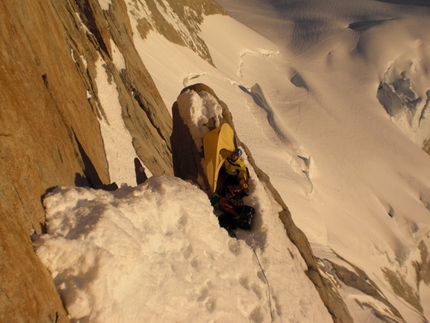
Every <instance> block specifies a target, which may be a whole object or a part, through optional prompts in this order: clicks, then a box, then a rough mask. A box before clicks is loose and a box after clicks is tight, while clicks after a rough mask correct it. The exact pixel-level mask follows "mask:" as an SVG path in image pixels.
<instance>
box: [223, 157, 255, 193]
mask: <svg viewBox="0 0 430 323" xmlns="http://www.w3.org/2000/svg"><path fill="white" fill-rule="evenodd" d="M241 156H242V150H241V149H240V148H237V149H236V150H235V151H233V152H232V154H231V155H230V156H229V157H227V158H226V160H225V162H224V167H225V170H226V173H227V175H228V178H227V180H226V182H225V187H227V186H228V185H232V186H240V188H241V189H242V190H244V191H245V192H246V191H247V190H248V186H249V184H250V183H251V179H250V178H249V171H248V168H247V167H246V166H245V164H244V162H243V160H242V158H241Z"/></svg>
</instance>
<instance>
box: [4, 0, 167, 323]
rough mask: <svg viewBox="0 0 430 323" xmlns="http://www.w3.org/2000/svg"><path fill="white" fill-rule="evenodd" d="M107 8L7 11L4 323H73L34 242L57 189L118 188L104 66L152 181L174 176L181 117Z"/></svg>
mask: <svg viewBox="0 0 430 323" xmlns="http://www.w3.org/2000/svg"><path fill="white" fill-rule="evenodd" d="M108 2H109V3H108ZM106 3H108V6H107V7H106V6H105V3H103V2H99V1H90V0H77V1H68V0H60V1H52V2H51V1H28V0H18V1H14V2H13V3H11V2H6V1H1V2H0V28H1V30H2V37H0V68H1V76H0V88H1V99H0V100H1V105H0V142H1V146H0V147H1V148H0V160H1V165H0V166H1V167H0V192H1V193H0V199H1V200H0V203H1V220H0V221H1V223H0V258H1V260H0V268H1V275H0V300H1V301H0V321H2V322H65V321H68V319H67V314H66V313H65V311H64V309H63V307H62V304H61V300H60V297H59V295H58V293H57V292H56V290H55V287H54V284H53V283H52V279H51V277H50V275H49V273H48V272H47V270H46V269H45V268H44V267H43V266H42V265H41V263H40V261H39V259H38V258H37V257H36V255H35V253H34V251H33V248H32V244H31V241H30V233H31V232H32V231H35V232H41V231H42V230H43V223H44V210H43V207H42V203H41V197H42V196H43V194H45V193H46V191H47V190H49V189H50V188H51V187H54V186H59V185H86V186H92V187H101V186H102V185H103V184H108V183H110V178H109V171H108V162H107V159H106V156H105V151H104V143H103V138H102V136H101V133H100V124H99V120H101V119H102V118H103V116H104V107H103V104H102V102H100V100H99V93H98V90H99V89H98V88H97V83H96V78H97V71H96V68H95V64H96V62H98V61H100V60H102V64H103V66H104V68H105V70H106V73H107V75H109V76H110V81H111V82H114V83H115V85H116V87H117V91H118V100H119V101H120V103H121V106H122V114H123V117H124V120H125V124H126V126H127V128H128V130H129V131H130V134H131V136H132V138H133V144H134V146H135V148H136V152H137V156H138V157H139V158H140V159H141V160H142V162H143V163H144V164H145V165H146V166H147V167H148V168H149V170H150V171H151V172H152V173H154V174H157V173H163V172H164V173H166V174H173V169H172V162H171V153H170V147H169V140H168V138H169V136H170V132H171V127H172V126H171V117H170V115H169V112H168V110H167V109H166V107H165V105H164V103H163V101H162V100H161V97H160V95H159V94H158V91H157V89H156V87H155V85H154V84H153V82H152V79H151V77H150V75H149V74H148V72H147V71H146V69H145V67H144V65H143V63H142V61H141V59H140V57H139V55H138V53H137V52H136V49H135V47H134V44H133V38H132V31H131V27H130V25H129V19H128V14H127V7H126V5H125V2H124V1H121V0H120V1H112V3H110V1H107V2H106ZM101 6H103V8H102V7H101ZM118 51H119V52H120V55H121V56H122V57H123V59H124V62H125V68H120V67H119V66H116V65H115V55H118V53H117V52H118ZM124 162H130V163H132V162H133V161H124Z"/></svg>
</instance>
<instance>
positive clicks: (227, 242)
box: [36, 0, 430, 322]
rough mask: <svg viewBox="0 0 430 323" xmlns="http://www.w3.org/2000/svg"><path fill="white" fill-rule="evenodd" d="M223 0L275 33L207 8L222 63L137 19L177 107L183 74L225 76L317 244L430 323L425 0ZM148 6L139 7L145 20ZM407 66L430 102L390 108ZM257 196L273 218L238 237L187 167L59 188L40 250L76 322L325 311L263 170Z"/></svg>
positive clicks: (141, 46) (151, 63)
mask: <svg viewBox="0 0 430 323" xmlns="http://www.w3.org/2000/svg"><path fill="white" fill-rule="evenodd" d="M218 2H219V3H221V4H222V5H223V6H225V7H226V8H227V9H229V10H230V12H231V13H232V14H234V15H235V16H236V17H237V18H238V19H242V20H243V21H244V22H245V23H248V24H249V25H251V24H252V26H253V28H257V30H258V31H259V32H260V33H261V34H263V35H264V36H265V37H266V38H264V37H263V36H261V35H259V34H257V33H256V32H254V31H252V30H250V29H249V28H247V27H245V26H244V25H242V24H240V23H238V22H237V21H236V20H234V19H232V18H230V17H225V16H209V17H206V18H205V21H204V23H203V25H202V26H201V35H200V36H201V37H202V38H203V39H204V40H205V41H206V43H207V45H208V47H209V50H210V53H211V55H212V59H213V62H214V64H215V67H214V66H212V65H210V64H208V63H207V62H205V61H203V60H202V59H200V58H199V56H198V55H197V54H195V53H193V52H192V51H191V50H189V49H186V48H183V47H180V46H177V45H174V44H172V43H170V42H168V41H167V40H166V39H164V38H163V37H161V36H160V35H158V34H156V33H150V34H149V35H148V37H147V38H146V39H145V40H143V39H141V38H140V37H139V33H135V39H134V42H135V44H136V48H137V50H138V51H139V53H140V55H141V57H142V59H143V61H144V64H145V66H146V67H147V68H148V70H149V72H150V74H151V75H152V77H153V79H154V81H155V83H156V85H157V88H158V89H159V91H160V94H161V95H162V97H163V99H164V101H165V102H166V105H167V106H168V107H170V106H172V104H173V102H174V101H176V99H177V96H178V95H179V92H180V91H181V90H182V88H183V87H184V86H187V85H190V84H193V83H197V82H201V83H205V84H207V85H209V86H210V87H211V88H212V89H214V91H215V93H216V94H217V95H218V97H219V98H220V99H221V100H223V101H224V102H225V103H227V105H228V106H229V109H230V110H231V112H232V114H233V118H234V119H233V120H234V123H235V126H236V130H237V132H238V134H239V137H240V138H241V140H242V141H244V142H245V143H246V144H247V146H248V147H249V148H250V150H251V151H252V154H253V157H254V159H255V160H256V163H257V164H258V165H259V166H260V167H261V168H262V169H263V170H264V171H265V172H266V173H268V174H269V176H270V177H271V181H272V183H273V185H274V186H275V187H276V188H277V189H278V191H279V192H280V194H281V196H282V197H283V199H284V201H285V202H286V204H287V205H288V207H289V208H290V210H291V213H292V216H293V219H294V221H295V223H296V224H297V225H298V226H299V228H301V229H302V230H303V231H304V232H305V233H306V235H307V237H308V239H309V240H310V241H311V243H312V246H313V249H314V252H315V254H316V256H317V257H320V258H321V259H328V260H331V261H333V262H335V263H337V264H340V265H342V266H345V267H346V268H348V269H349V270H351V271H352V272H357V269H356V268H359V269H361V270H363V271H364V272H366V274H367V275H368V276H369V278H370V279H371V280H372V281H374V282H375V283H376V284H377V285H378V287H379V289H380V294H382V295H383V296H382V297H383V298H386V299H387V300H388V301H389V302H390V303H392V304H393V305H394V306H395V307H396V308H397V310H398V311H399V312H400V315H401V316H402V317H403V319H404V320H405V321H406V322H417V321H423V320H425V319H427V320H428V319H429V318H430V308H429V305H428V304H430V288H429V285H428V283H427V284H426V283H425V282H424V280H423V277H421V276H419V275H418V274H417V273H419V272H420V271H419V270H418V271H417V270H416V266H417V264H420V263H421V262H423V259H422V258H423V257H427V258H426V259H424V262H427V264H428V261H429V259H428V254H426V252H425V250H428V249H429V247H430V234H429V227H430V212H429V209H430V207H429V206H430V189H429V188H430V159H429V156H428V155H427V154H425V153H424V152H423V151H422V150H421V149H420V141H422V139H423V138H426V137H428V135H429V134H430V129H429V127H428V125H427V124H426V123H427V119H428V110H427V109H426V106H427V105H428V103H427V105H426V95H427V93H428V90H429V89H430V75H429V64H430V56H429V53H430V39H429V36H428V35H427V34H426V31H427V30H429V28H428V27H429V24H430V20H429V19H428V17H429V14H430V13H429V8H428V7H427V6H415V7H414V6H401V5H395V4H392V3H389V2H388V1H387V2H379V1H350V2H348V4H346V3H344V2H343V1H340V0H339V1H334V0H333V1H329V2H328V3H324V4H321V2H319V1H309V0H308V1H302V2H296V1H289V2H288V1H271V2H270V3H268V2H264V1H258V0H252V1H250V0H247V1H244V0H243V1H242V0H239V1H218ZM138 18H139V17H138V15H137V14H136V12H134V15H130V20H131V23H132V26H134V27H133V28H135V25H136V23H137V22H136V21H137V19H138ZM226 35H228V37H226ZM269 39H270V40H269ZM172 57H174V59H171V58H172ZM399 80H400V81H399ZM406 80H410V82H411V84H412V85H413V87H412V89H413V92H414V93H415V95H416V97H418V96H420V97H422V101H421V102H420V103H418V104H417V105H416V107H415V108H414V109H415V110H414V109H410V108H405V106H407V104H405V106H402V104H400V105H398V106H400V108H396V109H391V110H390V108H392V107H396V106H395V105H393V104H392V102H391V101H390V100H388V99H387V93H389V92H384V93H382V94H384V95H385V96H384V95H382V94H381V93H379V94H380V95H379V99H378V95H377V94H378V88H379V87H380V86H381V84H382V85H383V84H386V87H388V88H389V89H391V90H394V92H395V93H396V95H397V96H398V97H399V99H400V101H401V100H404V101H407V99H408V98H411V97H413V95H409V96H408V95H405V94H408V93H409V91H408V84H409V83H408V81H406ZM381 82H382V83H381ZM384 82H385V83H384ZM101 84H102V83H101ZM398 85H399V86H398ZM396 88H397V89H401V90H400V91H399V92H396ZM394 92H393V93H394ZM393 100H394V99H393ZM394 101H395V100H394ZM394 101H393V102H394ZM396 102H398V101H396ZM384 105H385V108H384ZM398 106H397V107H398ZM390 111H395V112H396V113H392V114H391V115H390V114H389V112H390ZM414 111H415V112H414ZM108 158H109V156H108ZM110 169H111V171H112V169H114V168H110ZM111 175H112V176H117V175H118V176H119V172H118V173H115V174H111ZM121 176H124V178H125V177H126V176H132V175H131V174H129V175H125V174H124V175H121ZM117 182H121V181H120V180H117ZM124 182H127V181H124ZM190 196H192V197H193V198H192V199H190V198H189V197H190ZM65 202H67V203H66V204H64V203H65ZM249 203H251V204H253V205H254V206H258V208H259V209H258V210H257V211H258V213H259V215H260V219H259V221H261V227H259V231H257V232H254V233H253V234H254V235H256V237H255V239H248V240H246V238H245V239H244V240H241V239H240V240H238V241H236V240H233V239H230V238H229V237H228V236H227V233H226V232H225V231H224V230H222V229H220V228H219V226H218V224H217V221H216V218H215V216H214V215H213V214H212V211H211V207H210V204H209V202H208V201H207V198H206V196H204V194H202V193H201V192H199V191H198V190H197V189H195V188H194V187H192V186H191V185H189V184H187V183H184V182H182V181H180V180H177V179H171V178H164V177H153V178H151V179H150V180H149V181H148V182H147V183H145V184H143V185H142V186H138V187H130V186H127V185H124V186H123V187H122V188H120V189H119V190H118V191H116V192H114V193H108V192H99V191H93V190H85V189H77V188H60V189H58V190H56V191H55V192H54V193H53V194H52V195H50V196H49V197H48V199H47V200H45V204H46V207H47V218H48V234H47V235H43V236H40V237H37V241H36V245H37V252H38V254H39V255H40V257H41V258H42V260H43V261H44V263H45V264H46V265H47V267H48V268H49V269H50V270H51V272H52V273H53V278H54V280H55V282H56V284H57V286H58V287H59V289H60V290H61V292H62V294H63V298H64V299H65V303H66V306H67V308H68V310H69V313H71V316H72V317H73V318H74V319H75V320H78V319H80V318H90V319H91V321H92V322H97V319H98V318H100V321H103V320H102V319H104V318H106V319H105V320H104V321H103V322H108V321H109V319H112V320H111V322H121V321H123V322H126V321H127V322H130V321H135V322H138V321H142V320H145V321H151V320H152V321H153V322H159V321H160V318H161V321H171V320H177V321H184V322H185V321H187V322H188V321H200V322H202V321H203V322H206V321H214V322H230V321H231V322H236V321H238V322H241V321H243V322H248V321H255V322H269V321H274V322H285V321H293V322H329V321H331V318H330V316H329V315H328V313H327V312H326V309H325V308H324V306H323V305H322V303H321V301H320V300H319V297H318V295H317V293H316V291H315V289H314V287H313V286H311V284H310V282H309V280H308V279H307V278H306V276H305V275H304V273H303V270H304V268H303V263H302V262H301V260H300V257H298V256H297V251H296V249H295V247H294V246H292V245H291V243H290V242H289V241H288V240H287V239H286V237H285V232H284V229H283V228H282V227H281V224H280V221H279V220H278V219H277V216H276V210H277V207H276V206H275V205H272V202H271V200H270V199H269V198H268V197H267V194H266V193H265V191H264V187H262V186H261V185H260V184H259V183H258V181H255V186H254V187H252V189H251V196H250V201H249ZM79 219H82V220H80V221H78V220H79ZM113 232H115V234H113ZM118 232H121V233H118ZM113 237H114V238H115V239H112V238H113ZM262 237H264V239H262ZM249 241H254V242H255V241H259V242H260V243H257V244H253V243H250V242H249ZM246 242H247V243H246ZM70 250H73V252H70ZM287 250H288V251H287ZM254 252H255V253H254ZM71 255H73V257H71ZM324 263H325V265H326V266H330V264H329V263H327V262H324ZM351 264H353V265H351ZM260 266H261V267H260ZM422 273H423V275H424V274H425V272H424V271H422ZM399 286H400V287H399ZM342 293H343V296H344V298H345V300H346V301H347V303H348V305H349V309H350V311H351V314H352V316H353V318H354V319H355V320H356V321H357V322H362V321H371V322H379V321H380V319H378V318H377V317H376V316H374V315H372V314H371V309H372V308H374V309H378V310H379V311H380V312H383V313H385V315H386V316H387V317H391V318H392V319H396V320H397V321H401V319H399V318H398V317H397V318H396V317H395V314H394V313H392V312H391V311H390V309H389V308H387V307H386V305H385V304H384V303H381V302H379V301H377V300H375V298H372V297H370V296H368V295H366V294H363V293H361V292H359V291H358V290H356V289H353V288H348V287H346V286H344V288H343V289H342ZM103 304H111V306H104V305H103ZM144 304H147V305H144ZM144 306H146V307H144ZM142 308H143V309H142ZM226 317H228V319H227V318H226Z"/></svg>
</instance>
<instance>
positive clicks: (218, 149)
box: [203, 123, 235, 193]
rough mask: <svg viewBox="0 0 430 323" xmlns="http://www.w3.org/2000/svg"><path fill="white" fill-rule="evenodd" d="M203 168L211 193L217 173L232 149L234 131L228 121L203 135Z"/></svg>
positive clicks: (214, 189) (216, 182)
mask: <svg viewBox="0 0 430 323" xmlns="http://www.w3.org/2000/svg"><path fill="white" fill-rule="evenodd" d="M203 149H204V154H205V158H204V168H205V172H206V177H207V179H208V183H209V186H210V190H211V192H212V193H214V192H215V191H216V188H217V184H218V173H219V170H220V168H221V166H222V165H223V164H224V161H225V159H226V158H227V157H228V156H229V154H231V152H233V151H234V149H235V145H234V131H233V129H232V128H231V127H230V125H229V124H228V123H224V124H223V125H221V126H219V127H218V128H215V129H214V130H212V131H210V132H208V133H207V134H205V135H204V136H203Z"/></svg>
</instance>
